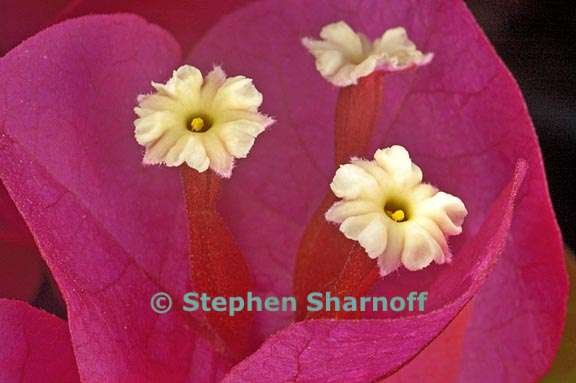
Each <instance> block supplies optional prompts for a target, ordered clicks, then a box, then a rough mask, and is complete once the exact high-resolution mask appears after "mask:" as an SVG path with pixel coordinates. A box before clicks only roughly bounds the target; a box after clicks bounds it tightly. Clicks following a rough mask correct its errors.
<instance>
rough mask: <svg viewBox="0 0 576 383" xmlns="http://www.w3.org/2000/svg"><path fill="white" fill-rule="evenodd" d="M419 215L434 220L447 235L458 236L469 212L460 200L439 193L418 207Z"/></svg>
mask: <svg viewBox="0 0 576 383" xmlns="http://www.w3.org/2000/svg"><path fill="white" fill-rule="evenodd" d="M418 214H420V215H423V216H426V217H428V218H430V219H432V220H433V221H434V222H436V224H437V225H438V226H439V227H440V228H441V229H442V231H443V232H444V233H445V234H448V235H458V234H460V233H461V232H462V223H463V222H464V218H465V217H466V215H467V214H468V211H467V210H466V207H465V206H464V203H463V202H462V200H461V199H460V198H458V197H455V196H453V195H451V194H448V193H444V192H438V193H437V194H435V195H434V196H433V197H431V198H428V199H427V200H424V201H422V202H421V203H420V204H419V205H418Z"/></svg>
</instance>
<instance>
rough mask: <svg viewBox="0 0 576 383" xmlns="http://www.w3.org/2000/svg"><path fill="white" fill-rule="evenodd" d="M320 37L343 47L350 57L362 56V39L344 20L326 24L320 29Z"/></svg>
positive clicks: (358, 57) (357, 57)
mask: <svg viewBox="0 0 576 383" xmlns="http://www.w3.org/2000/svg"><path fill="white" fill-rule="evenodd" d="M320 37H321V38H322V39H324V40H326V41H328V42H330V43H332V44H334V45H335V46H337V47H338V48H340V49H342V51H343V52H344V53H345V54H346V55H347V56H348V58H350V59H353V58H356V59H360V58H361V57H362V53H363V48H364V47H363V44H362V43H363V42H362V39H361V38H360V36H359V34H357V33H356V32H354V30H353V29H352V28H350V26H349V25H348V24H346V23H345V22H344V21H339V22H336V23H332V24H328V25H326V26H325V27H324V28H322V31H320Z"/></svg>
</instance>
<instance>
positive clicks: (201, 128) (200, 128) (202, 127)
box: [186, 116, 212, 133]
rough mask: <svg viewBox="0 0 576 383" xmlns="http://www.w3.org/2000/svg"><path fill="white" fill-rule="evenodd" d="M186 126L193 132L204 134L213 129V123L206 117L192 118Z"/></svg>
mask: <svg viewBox="0 0 576 383" xmlns="http://www.w3.org/2000/svg"><path fill="white" fill-rule="evenodd" d="M186 126H187V129H188V130H189V131H191V132H194V133H203V132H206V131H208V130H209V129H210V128H211V127H212V121H210V119H209V118H208V117H206V116H192V117H191V118H190V120H188V123H187V124H186Z"/></svg>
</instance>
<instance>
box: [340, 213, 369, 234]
mask: <svg viewBox="0 0 576 383" xmlns="http://www.w3.org/2000/svg"><path fill="white" fill-rule="evenodd" d="M375 217H376V214H364V215H359V216H356V217H350V218H346V219H345V220H344V222H342V224H341V225H340V231H341V232H342V233H343V234H344V235H345V236H346V238H348V239H353V240H355V241H357V240H358V236H359V235H360V233H361V232H362V231H363V230H364V229H366V227H367V226H368V225H369V224H370V222H372V220H373V219H374V218H375Z"/></svg>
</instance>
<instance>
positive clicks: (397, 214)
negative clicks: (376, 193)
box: [384, 201, 408, 222]
mask: <svg viewBox="0 0 576 383" xmlns="http://www.w3.org/2000/svg"><path fill="white" fill-rule="evenodd" d="M384 212H385V213H386V215H387V216H388V217H390V219H391V220H392V221H394V222H405V221H408V212H407V209H406V208H405V207H404V206H403V204H401V203H398V202H397V201H389V202H387V203H386V205H385V206H384Z"/></svg>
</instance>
